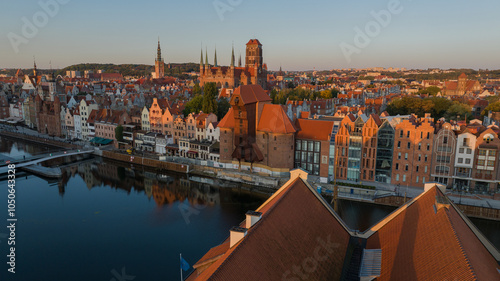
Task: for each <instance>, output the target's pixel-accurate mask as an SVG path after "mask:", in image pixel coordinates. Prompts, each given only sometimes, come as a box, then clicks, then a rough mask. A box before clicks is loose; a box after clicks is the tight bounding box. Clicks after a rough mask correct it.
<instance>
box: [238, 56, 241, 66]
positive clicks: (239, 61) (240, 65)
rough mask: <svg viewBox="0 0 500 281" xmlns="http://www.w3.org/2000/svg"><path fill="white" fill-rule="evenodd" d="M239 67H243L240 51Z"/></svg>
mask: <svg viewBox="0 0 500 281" xmlns="http://www.w3.org/2000/svg"><path fill="white" fill-rule="evenodd" d="M238 67H241V53H240V60H239V61H238Z"/></svg>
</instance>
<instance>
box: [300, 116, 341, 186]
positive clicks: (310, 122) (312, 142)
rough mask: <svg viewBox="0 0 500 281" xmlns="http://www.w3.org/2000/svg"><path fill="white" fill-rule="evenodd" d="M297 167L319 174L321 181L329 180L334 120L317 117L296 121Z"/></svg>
mask: <svg viewBox="0 0 500 281" xmlns="http://www.w3.org/2000/svg"><path fill="white" fill-rule="evenodd" d="M295 124H296V127H297V130H298V131H297V135H296V137H295V164H294V166H295V168H301V169H303V170H305V171H307V172H308V173H309V174H310V175H314V176H319V177H320V182H322V183H326V182H328V178H329V175H330V172H329V171H330V161H329V160H330V142H331V137H332V131H333V126H334V122H333V121H326V120H317V119H297V120H296V121H295Z"/></svg>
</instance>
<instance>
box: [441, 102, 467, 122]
mask: <svg viewBox="0 0 500 281" xmlns="http://www.w3.org/2000/svg"><path fill="white" fill-rule="evenodd" d="M444 117H445V118H446V119H447V120H457V118H458V117H459V118H460V120H464V119H465V118H467V119H468V120H470V119H471V118H472V108H471V107H470V105H468V104H464V103H460V102H458V101H454V102H453V105H452V106H450V107H449V108H448V110H446V114H445V116H444Z"/></svg>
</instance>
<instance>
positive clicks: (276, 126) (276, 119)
mask: <svg viewBox="0 0 500 281" xmlns="http://www.w3.org/2000/svg"><path fill="white" fill-rule="evenodd" d="M257 131H262V132H268V133H280V134H290V133H295V132H296V130H295V127H294V126H293V124H292V121H291V120H290V118H288V116H287V115H286V113H285V110H284V108H283V106H282V105H279V104H265V105H264V107H263V109H262V114H261V116H260V120H259V125H258V126H257Z"/></svg>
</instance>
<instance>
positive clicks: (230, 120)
mask: <svg viewBox="0 0 500 281" xmlns="http://www.w3.org/2000/svg"><path fill="white" fill-rule="evenodd" d="M219 128H227V129H232V128H234V111H233V108H232V107H231V108H230V109H229V111H228V112H227V113H226V115H225V116H224V118H222V120H221V121H220V122H219Z"/></svg>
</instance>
